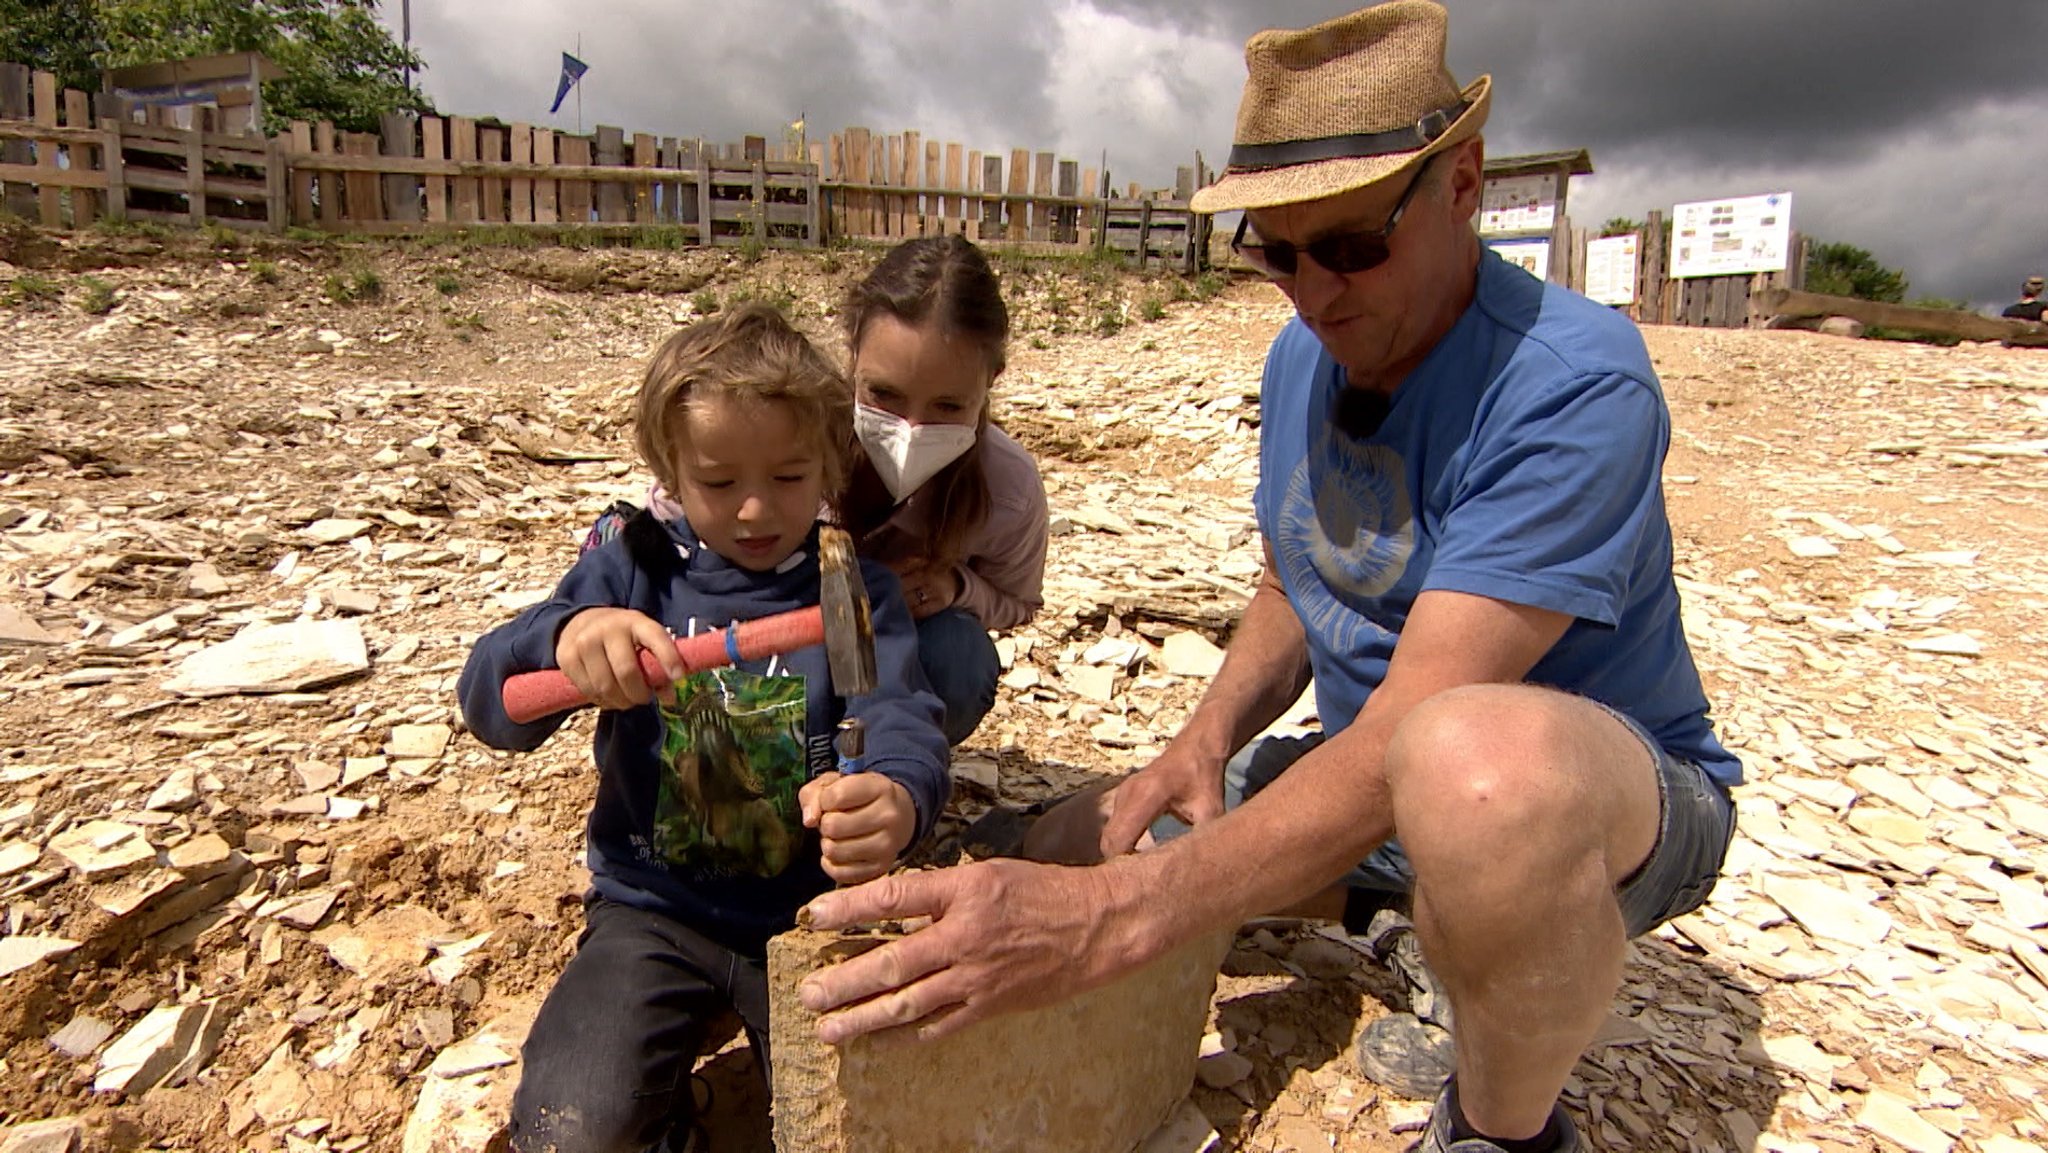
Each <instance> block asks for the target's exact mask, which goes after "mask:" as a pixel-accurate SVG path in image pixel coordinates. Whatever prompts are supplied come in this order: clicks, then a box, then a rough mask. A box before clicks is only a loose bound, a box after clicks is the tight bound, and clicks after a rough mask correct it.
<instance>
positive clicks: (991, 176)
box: [978, 154, 1003, 241]
mask: <svg viewBox="0 0 2048 1153" xmlns="http://www.w3.org/2000/svg"><path fill="white" fill-rule="evenodd" d="M981 194H982V196H983V197H985V199H984V200H982V202H981V231H980V234H979V236H978V239H980V240H983V241H989V240H1001V239H1002V238H1003V202H1002V200H1000V199H999V197H1001V196H1002V194H1003V158H1002V157H1000V156H996V155H994V154H990V155H988V156H984V157H982V158H981Z"/></svg>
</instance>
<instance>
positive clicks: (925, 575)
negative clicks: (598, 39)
mask: <svg viewBox="0 0 2048 1153" xmlns="http://www.w3.org/2000/svg"><path fill="white" fill-rule="evenodd" d="M896 575H897V576H899V577H901V578H902V580H903V600H904V603H906V604H908V605H909V606H910V616H911V619H913V620H920V621H921V620H923V619H925V618H926V617H928V616H931V615H932V614H933V613H936V612H942V611H944V610H946V609H949V608H952V607H953V605H954V603H955V602H956V601H958V600H959V599H960V593H961V591H962V587H963V582H962V580H961V579H960V572H959V570H958V569H956V568H954V567H953V566H951V565H948V566H946V567H944V568H936V567H933V566H930V565H906V566H905V567H903V568H901V569H898V570H897V572H896Z"/></svg>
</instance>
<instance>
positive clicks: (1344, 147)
mask: <svg viewBox="0 0 2048 1153" xmlns="http://www.w3.org/2000/svg"><path fill="white" fill-rule="evenodd" d="M1448 24H1449V20H1448V18H1447V17H1446V16H1445V14H1444V10H1443V7H1442V6H1441V5H1439V4H1436V3H1433V2H1432V0H1394V2H1393V3H1391V4H1381V5H1378V6H1376V7H1372V8H1363V9H1360V10H1359V11H1356V12H1353V13H1351V14H1350V15H1348V16H1340V17H1338V18H1337V19H1335V20H1331V21H1328V22H1326V23H1322V24H1318V25H1316V26H1315V27H1313V28H1304V29H1301V30H1300V31H1289V30H1284V29H1276V30H1272V31H1266V32H1261V33H1259V34H1258V35H1256V36H1254V37H1252V38H1251V39H1250V40H1249V41H1247V42H1246V43H1245V46H1244V62H1245V68H1246V70H1247V71H1248V72H1249V73H1250V75H1249V76H1248V77H1247V78H1246V79H1245V84H1244V100H1243V102H1242V103H1240V104H1239V105H1238V108H1237V132H1236V136H1235V138H1234V142H1233V143H1232V145H1231V149H1230V162H1229V164H1228V166H1226V167H1225V168H1224V170H1223V177H1222V179H1220V180H1218V181H1217V182H1216V183H1214V184H1211V185H1209V186H1208V187H1207V188H1204V189H1202V190H1200V191H1198V192H1196V193H1195V198H1194V201H1193V203H1192V205H1191V207H1192V208H1193V209H1194V210H1195V211H1196V212H1226V211H1229V210H1231V209H1236V208H1270V207H1273V206H1275V205H1280V204H1295V203H1299V202H1301V201H1304V200H1319V199H1321V198H1323V197H1325V196H1335V195H1337V194H1338V193H1342V192H1349V191H1351V190H1352V189H1354V188H1363V187H1365V186H1366V185H1368V184H1372V183H1374V182H1376V181H1380V180H1385V179H1386V178H1388V177H1390V176H1393V175H1395V174H1397V173H1401V172H1405V171H1409V170H1411V169H1412V168H1413V167H1414V166H1416V165H1419V164H1421V163H1422V162H1423V161H1425V160H1427V159H1429V158H1430V157H1431V156H1434V155H1436V154H1437V153H1439V152H1442V151H1443V150H1445V149H1446V148H1449V147H1451V146H1452V145H1454V144H1457V143H1459V142H1460V141H1463V140H1468V139H1470V138H1471V137H1472V135H1473V134H1474V133H1476V132H1478V131H1479V129H1480V127H1481V126H1482V125H1484V124H1485V123H1486V112H1487V109H1488V108H1489V107H1490V105H1491V103H1492V97H1493V77H1491V76H1481V77H1480V78H1479V79H1478V80H1475V81H1473V82H1472V84H1471V85H1470V86H1469V87H1466V88H1464V89H1462V90H1461V89H1460V88H1459V87H1458V84H1457V81H1455V80H1453V79H1451V73H1450V69H1449V68H1447V67H1446V66H1445V64H1444V40H1445V34H1446V30H1447V26H1448Z"/></svg>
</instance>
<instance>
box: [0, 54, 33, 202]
mask: <svg viewBox="0 0 2048 1153" xmlns="http://www.w3.org/2000/svg"><path fill="white" fill-rule="evenodd" d="M31 83H32V82H31V80H30V72H29V68H28V66H27V65H26V64H5V63H0V120H27V119H28V118H29V104H28V94H29V89H30V86H31ZM35 162H36V150H35V145H34V144H32V143H30V142H29V141H27V140H17V139H11V138H10V139H7V140H0V164H34V163H35ZM0 207H4V208H6V209H7V211H9V212H12V213H13V214H14V215H16V216H19V217H21V218H22V219H23V220H29V219H33V218H34V217H35V216H36V214H37V212H38V210H39V206H38V202H37V198H36V189H35V186H34V185H32V184H26V183H23V182H22V181H19V180H14V181H9V182H8V184H7V189H6V195H5V196H4V197H0Z"/></svg>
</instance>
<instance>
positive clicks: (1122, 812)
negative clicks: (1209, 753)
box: [1102, 739, 1224, 857]
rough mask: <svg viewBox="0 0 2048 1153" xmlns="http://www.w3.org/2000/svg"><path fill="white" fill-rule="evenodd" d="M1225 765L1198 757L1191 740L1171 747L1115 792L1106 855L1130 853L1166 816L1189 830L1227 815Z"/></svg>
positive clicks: (1104, 847) (1105, 830)
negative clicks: (1178, 820)
mask: <svg viewBox="0 0 2048 1153" xmlns="http://www.w3.org/2000/svg"><path fill="white" fill-rule="evenodd" d="M1223 766H1224V762H1223V761H1219V760H1217V759H1215V758H1214V757H1204V756H1201V755H1199V754H1197V753H1195V752H1194V751H1193V742H1192V741H1189V740H1186V739H1183V740H1179V741H1176V742H1174V743H1173V744H1170V745H1168V746H1166V751H1165V752H1163V753H1161V754H1159V756H1158V758H1157V759H1155V760H1154V761H1153V762H1152V763H1151V764H1149V765H1146V766H1145V767H1144V768H1142V769H1140V770H1138V771H1137V772H1136V773H1133V774H1132V775H1131V776H1130V777H1129V778H1127V779H1126V780H1125V781H1124V783H1122V784H1120V785H1118V786H1117V787H1116V788H1115V789H1114V790H1113V791H1112V792H1111V793H1110V795H1109V816H1108V818H1107V819H1106V820H1104V821H1103V824H1102V855H1103V856H1104V857H1116V856H1121V855H1123V854H1124V853H1128V852H1130V851H1131V850H1132V849H1134V848H1136V847H1137V844H1138V838H1140V837H1142V836H1144V835H1145V831H1146V830H1147V829H1150V828H1151V827H1152V822H1154V821H1156V820H1158V819H1159V818H1160V816H1161V815H1162V814H1165V813H1172V814H1173V815H1174V816H1175V817H1178V818H1180V820H1181V822H1182V823H1183V824H1186V825H1189V826H1193V825H1199V824H1201V823H1202V822H1204V821H1210V820H1214V819H1216V818H1217V817H1220V816H1222V815H1223Z"/></svg>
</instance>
